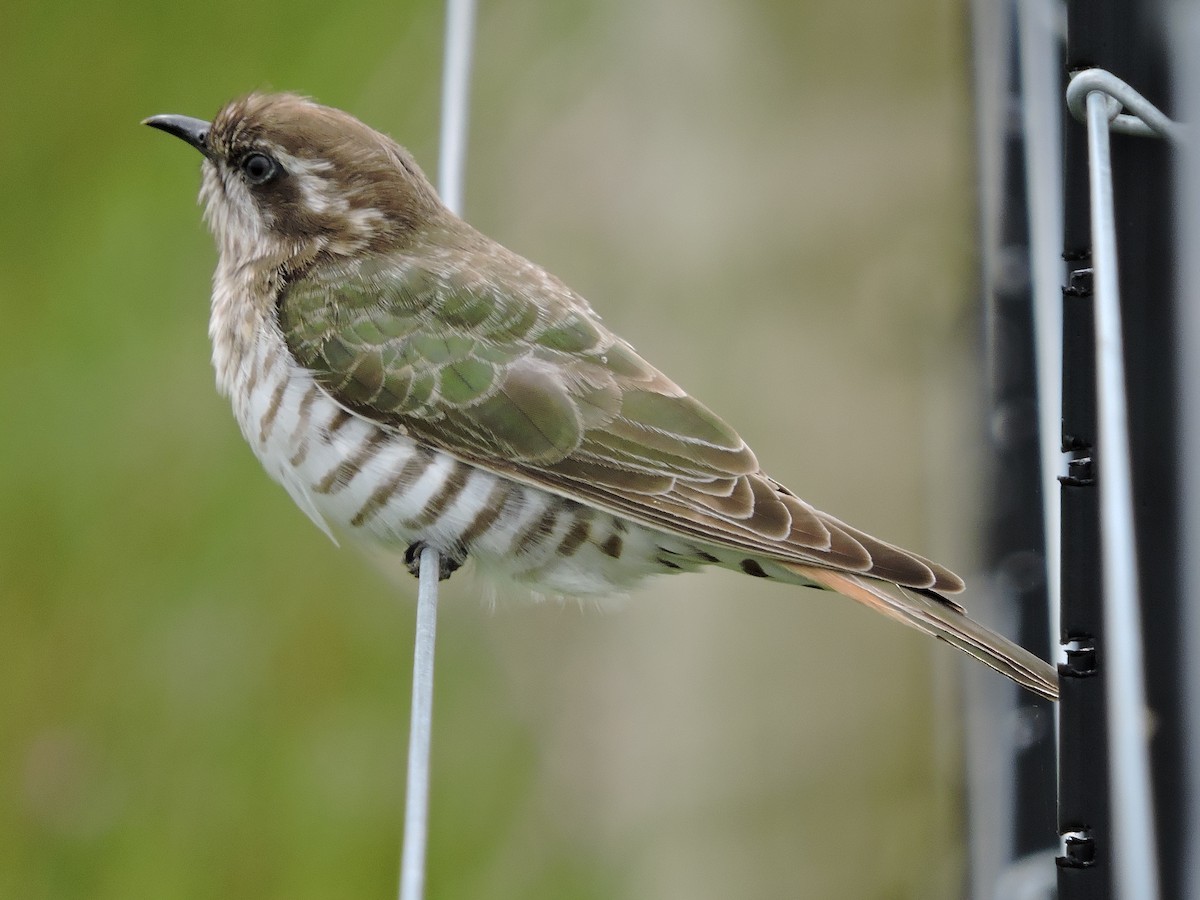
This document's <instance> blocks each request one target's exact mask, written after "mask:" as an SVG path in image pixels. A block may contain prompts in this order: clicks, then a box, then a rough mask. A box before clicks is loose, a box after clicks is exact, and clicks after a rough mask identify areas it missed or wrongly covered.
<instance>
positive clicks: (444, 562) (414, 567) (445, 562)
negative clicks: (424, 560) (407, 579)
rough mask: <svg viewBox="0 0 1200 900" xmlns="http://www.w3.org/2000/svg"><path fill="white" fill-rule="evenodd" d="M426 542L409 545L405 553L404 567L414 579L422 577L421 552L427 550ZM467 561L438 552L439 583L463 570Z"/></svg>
mask: <svg viewBox="0 0 1200 900" xmlns="http://www.w3.org/2000/svg"><path fill="white" fill-rule="evenodd" d="M425 546H426V545H425V542H424V541H416V542H415V543H412V544H409V545H408V549H407V550H405V551H404V565H405V567H406V568H407V569H408V571H409V572H410V573H411V574H412V576H413V577H414V578H420V577H421V552H422V551H423V550H424V549H425ZM464 562H466V560H465V559H462V558H459V557H456V556H451V555H450V554H448V553H446V552H445V551H442V550H439V551H438V581H445V580H446V579H447V578H449V577H450V576H451V575H453V574H454V573H455V572H457V571H458V570H459V569H461V568H462V564H463V563H464Z"/></svg>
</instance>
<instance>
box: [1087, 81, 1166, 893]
mask: <svg viewBox="0 0 1200 900" xmlns="http://www.w3.org/2000/svg"><path fill="white" fill-rule="evenodd" d="M1108 103H1109V98H1108V97H1107V96H1106V95H1105V94H1102V93H1100V92H1099V91H1093V92H1091V93H1089V94H1088V96H1087V130H1088V170H1089V173H1090V178H1091V183H1090V190H1089V192H1090V199H1091V212H1092V264H1093V269H1094V274H1093V295H1094V297H1095V304H1096V309H1095V313H1096V315H1095V318H1096V397H1097V418H1098V426H1099V439H1098V441H1097V468H1098V474H1099V477H1100V478H1099V480H1100V541H1101V549H1102V554H1101V555H1102V559H1103V575H1104V630H1105V646H1106V647H1107V649H1108V654H1107V656H1108V660H1107V664H1106V665H1105V666H1104V672H1105V686H1106V688H1107V689H1108V702H1109V722H1108V743H1109V754H1110V755H1109V781H1110V790H1111V792H1112V800H1113V838H1114V839H1113V869H1114V875H1115V876H1116V885H1117V896H1119V897H1128V898H1134V897H1136V898H1138V900H1157V898H1158V896H1159V893H1158V867H1157V860H1156V857H1155V846H1156V844H1155V834H1154V815H1153V809H1152V806H1153V803H1152V801H1151V795H1150V760H1149V753H1148V749H1147V746H1146V743H1147V731H1146V714H1145V709H1146V701H1145V696H1146V691H1145V683H1144V682H1145V676H1144V672H1143V664H1142V645H1141V641H1142V623H1141V611H1140V609H1139V607H1138V569H1137V554H1136V545H1135V535H1134V528H1133V482H1132V476H1131V473H1130V457H1129V423H1128V419H1127V406H1126V396H1125V359H1124V348H1123V345H1122V335H1121V305H1120V293H1119V288H1118V279H1117V239H1116V230H1115V229H1116V221H1115V215H1114V210H1113V190H1112V160H1111V158H1110V155H1109V131H1108Z"/></svg>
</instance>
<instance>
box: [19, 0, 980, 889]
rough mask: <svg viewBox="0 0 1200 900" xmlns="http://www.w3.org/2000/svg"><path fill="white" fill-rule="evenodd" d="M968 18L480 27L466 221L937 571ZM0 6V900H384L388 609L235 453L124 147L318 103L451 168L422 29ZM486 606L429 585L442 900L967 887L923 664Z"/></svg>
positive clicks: (773, 635) (389, 875) (433, 59)
mask: <svg viewBox="0 0 1200 900" xmlns="http://www.w3.org/2000/svg"><path fill="white" fill-rule="evenodd" d="M960 15H961V13H960V12H959V9H958V7H957V6H955V5H952V4H949V3H947V2H945V0H901V2H897V3H893V4H887V5H883V6H881V5H878V4H875V5H869V6H868V5H855V4H840V5H837V4H817V3H811V2H806V3H800V4H794V3H784V2H771V0H757V2H739V3H735V2H733V0H726V2H721V3H712V4H705V5H697V4H689V3H685V2H683V0H655V2H652V3H634V2H632V0H624V2H610V3H600V2H588V3H585V2H577V3H547V2H534V0H497V2H494V3H485V4H483V9H482V10H481V18H480V29H479V48H478V56H477V60H476V70H475V73H476V82H475V83H476V87H475V94H474V106H473V115H474V120H473V126H472V136H471V151H470V157H469V173H470V174H469V179H468V190H467V204H468V214H469V217H470V218H472V220H473V221H475V222H476V224H478V225H479V226H480V227H482V228H483V229H484V230H485V231H488V232H489V233H491V234H493V235H494V236H496V237H498V238H500V239H501V240H503V241H505V242H506V243H508V244H509V245H510V246H513V247H514V249H517V250H519V251H521V252H523V253H525V254H526V255H528V256H530V257H532V258H533V259H536V260H538V261H539V262H542V263H544V264H545V265H547V266H548V267H549V268H551V269H552V270H553V271H555V272H556V273H557V274H559V275H561V276H562V277H564V278H565V279H566V280H567V281H568V283H571V284H572V285H574V286H575V287H577V288H579V289H580V290H582V291H583V292H584V293H585V295H587V296H589V297H590V298H591V299H592V302H593V303H594V305H596V307H597V308H598V309H599V310H600V311H601V312H602V313H603V314H604V315H605V317H606V319H607V320H608V321H609V322H610V323H612V324H613V325H614V326H615V327H616V328H617V329H618V330H619V331H620V332H622V333H623V334H625V335H626V336H627V337H629V338H630V339H631V340H633V341H634V342H635V343H636V344H637V345H638V347H639V348H640V349H641V350H642V351H643V352H645V353H646V354H647V355H648V356H650V358H652V359H654V360H655V361H656V362H658V363H659V364H660V365H661V366H662V367H663V368H664V369H666V371H668V372H669V373H671V374H672V375H673V376H674V377H675V378H676V379H677V380H678V381H680V382H681V383H683V384H684V385H686V386H688V387H689V388H690V389H691V390H692V391H693V392H694V393H696V394H697V395H699V396H701V397H702V398H704V399H705V400H706V401H707V402H708V403H709V404H710V405H711V406H713V407H714V408H716V409H717V410H718V411H721V412H723V413H724V414H726V415H727V416H728V417H730V418H731V419H732V420H733V421H734V423H735V424H736V425H737V426H738V427H739V428H741V429H742V430H743V432H744V433H745V435H746V436H747V438H748V439H750V440H751V442H752V443H753V444H754V445H755V446H756V448H757V449H758V451H759V455H760V458H761V459H762V460H763V461H764V463H765V465H767V467H768V468H769V469H770V470H771V471H772V472H773V473H774V474H776V475H777V476H778V477H780V478H781V479H783V480H784V481H786V482H788V483H789V484H791V485H792V486H793V487H795V488H796V489H797V490H798V491H800V492H801V493H802V494H804V495H805V496H806V497H808V498H809V499H811V500H813V501H814V502H817V503H818V504H819V505H822V506H824V507H825V508H829V509H831V511H833V512H835V513H837V514H839V515H841V516H843V517H845V518H847V519H850V520H852V521H855V522H856V523H857V524H860V525H862V526H863V527H865V528H868V529H869V530H874V531H877V532H879V533H882V534H884V535H885V536H887V537H890V538H892V539H894V540H897V541H900V542H902V543H906V544H909V545H912V546H914V547H915V548H917V549H923V550H926V551H927V552H930V553H937V552H944V551H946V550H947V549H948V548H950V553H951V555H950V557H949V558H948V560H947V561H948V562H950V563H951V564H957V565H960V566H961V565H962V564H963V563H964V562H966V563H968V564H969V562H970V560H969V558H967V559H965V560H964V558H963V556H964V553H965V550H964V549H963V548H964V545H965V544H966V543H967V538H964V537H962V536H961V532H962V524H963V521H964V520H963V516H964V515H966V514H965V513H964V512H963V509H962V507H963V504H961V503H958V504H955V507H956V509H951V504H950V503H946V502H939V500H941V501H947V500H953V498H954V497H955V496H957V494H958V488H959V487H961V486H962V485H963V484H964V483H965V482H966V478H965V474H964V472H963V467H965V466H966V465H968V464H969V460H968V461H966V462H964V460H963V457H965V456H966V454H961V455H960V453H959V451H960V450H961V449H962V448H963V447H965V446H967V442H968V441H969V440H970V438H971V437H972V436H973V434H972V433H971V428H972V427H973V426H972V425H971V423H970V422H969V421H968V422H967V424H966V426H965V427H964V425H962V424H959V425H957V430H956V429H955V427H953V423H954V422H955V421H956V417H958V416H959V414H960V413H961V412H962V410H963V407H964V405H965V404H967V403H969V402H970V400H971V398H972V394H971V390H972V387H971V384H970V380H969V378H965V379H964V378H963V377H962V376H963V373H964V371H966V368H965V367H964V359H966V356H965V354H966V353H967V349H966V346H967V343H968V341H967V338H968V337H969V328H964V322H966V323H969V321H970V316H971V315H972V314H971V312H970V309H969V306H968V304H967V302H966V300H965V299H964V298H965V297H966V296H967V293H968V282H967V277H968V272H969V266H970V264H971V256H970V252H971V251H970V248H971V229H970V221H971V219H970V200H969V179H968V173H969V165H968V161H967V146H968V145H967V141H966V134H967V118H966V109H965V88H964V80H965V77H964V63H963V60H962V52H963V51H962V46H961V42H962V35H961V31H962V29H961V22H960V21H959V16H960ZM4 19H5V27H4V29H3V30H0V74H2V75H3V76H4V78H5V83H6V87H7V89H6V91H5V92H4V97H3V100H2V101H0V103H2V104H3V107H2V108H0V109H2V112H3V119H4V122H5V123H6V124H5V128H4V130H3V132H2V133H0V171H3V172H5V173H6V177H5V178H3V179H0V209H3V210H5V212H6V215H5V216H3V217H0V238H2V239H3V241H4V246H5V248H6V251H5V252H4V253H3V254H0V311H2V312H3V323H4V324H3V327H2V328H0V375H2V376H3V383H4V385H5V390H4V392H3V401H2V408H3V412H4V417H3V420H4V423H5V428H4V437H3V439H0V511H2V514H3V520H2V521H3V523H4V524H3V526H2V528H0V660H2V663H0V665H2V671H3V673H4V677H3V678H2V679H0V715H3V721H4V723H5V724H4V727H3V729H2V730H0V896H4V897H21V898H73V897H81V898H82V897H87V898H127V897H132V896H144V897H155V898H175V897H179V898H206V897H223V898H224V897H256V898H258V897H289V898H304V897H314V898H315V897H331V896H333V897H340V896H358V897H383V896H391V895H392V894H393V893H394V889H395V888H394V885H395V880H396V866H397V861H398V851H399V848H398V841H399V834H400V821H399V813H400V809H401V801H402V770H403V763H404V748H405V746H406V743H405V741H406V735H405V727H406V722H407V704H408V683H409V677H410V675H409V671H410V664H411V660H410V647H411V638H412V633H411V630H412V604H411V599H412V596H413V594H414V593H415V591H414V586H413V584H412V583H410V582H409V581H408V580H406V579H396V580H394V581H389V580H388V579H386V578H382V577H380V576H379V575H378V574H376V572H375V571H374V570H373V569H372V568H371V567H370V566H368V565H367V564H366V563H365V561H364V559H363V558H362V557H361V556H359V555H357V554H356V553H354V552H353V551H348V550H341V551H339V550H337V549H336V548H334V547H333V546H332V545H330V544H329V543H328V542H327V541H326V540H325V539H324V538H323V537H322V536H321V535H320V534H319V533H318V532H317V531H316V530H315V529H314V528H312V526H311V525H310V524H309V523H308V522H307V521H306V520H305V519H304V517H303V516H302V515H301V514H300V513H299V512H297V511H296V510H295V509H294V508H292V506H291V503H290V501H289V500H288V499H287V497H286V496H285V495H284V493H283V491H282V490H280V489H279V488H277V487H276V486H274V485H272V484H270V483H269V481H268V480H267V479H266V477H265V476H264V475H263V474H262V472H261V471H260V470H259V467H258V464H257V463H256V462H255V461H254V459H253V457H252V455H251V454H250V452H249V450H248V449H247V448H246V447H245V446H244V445H243V443H242V441H241V439H240V437H239V435H238V434H237V430H236V427H235V425H234V423H233V420H232V416H231V415H230V414H229V411H228V409H227V407H226V404H225V402H224V401H223V400H221V399H220V398H218V397H217V396H216V394H215V391H214V390H213V389H212V375H211V371H210V369H209V367H208V362H207V357H208V345H207V338H206V321H207V294H208V290H207V285H208V279H209V277H210V272H211V269H212V265H213V258H214V254H213V250H212V248H211V244H210V241H209V239H208V237H207V235H206V234H205V233H204V230H203V227H202V225H201V223H200V217H199V210H198V209H197V208H196V206H195V203H194V197H195V192H196V188H197V177H196V173H197V167H198V163H197V160H196V159H195V158H194V157H193V156H192V155H189V154H188V153H187V152H186V150H184V149H183V148H179V147H177V146H175V145H173V144H172V143H171V142H169V141H167V140H166V139H165V138H163V137H162V136H161V135H156V134H153V133H150V132H148V131H147V130H146V129H141V128H139V127H138V125H137V123H138V121H139V120H140V119H141V118H143V117H145V116H147V115H150V114H153V113H159V112H180V113H186V114H190V115H198V116H209V115H211V114H212V113H213V112H214V111H215V110H216V109H217V107H218V106H219V105H220V104H221V103H222V102H224V101H225V100H226V99H228V98H229V97H231V96H234V95H237V94H240V93H243V92H245V91H247V90H249V89H252V88H259V87H271V88H279V89H293V90H300V91H303V92H307V93H311V94H313V95H315V96H316V97H317V98H318V99H320V100H321V101H323V102H326V103H330V104H333V105H338V106H342V107H344V108H347V109H349V110H350V111H352V112H354V113H355V114H357V115H359V116H360V117H362V118H364V119H365V120H367V121H368V122H371V123H372V124H374V125H376V126H377V127H379V128H381V129H383V130H386V131H388V132H389V133H391V134H393V135H394V136H396V137H397V138H398V139H400V140H402V141H403V142H405V143H407V144H408V145H409V146H410V147H411V148H412V149H413V151H414V152H415V153H416V154H417V156H418V158H419V159H421V160H423V161H424V162H425V164H426V166H427V168H428V169H429V170H430V174H431V175H432V174H433V172H432V169H433V160H434V159H435V151H436V145H435V144H436V142H435V135H436V108H437V82H438V72H439V66H440V55H441V52H440V51H441V8H440V4H437V3H433V2H424V0H421V2H401V3H395V2H391V3H387V4H382V3H364V4H352V5H345V4H340V5H330V4H326V3H316V2H311V0H301V2H298V3H297V2H293V3H287V4H285V3H281V2H278V0H260V2H258V3H255V4H249V5H246V4H241V3H234V2H231V0H216V2H214V3H210V4H203V5H191V6H189V5H186V4H185V5H175V6H164V5H161V4H152V3H148V2H145V0H135V2H130V3H125V4H121V5H119V6H113V7H95V6H85V5H83V4H79V3H67V4H59V5H50V6H46V5H44V4H35V3H33V2H32V0H9V2H8V3H7V5H6V7H5V15H4ZM956 379H957V380H958V382H959V383H958V385H957V387H954V386H953V383H954V381H955V380H956ZM948 384H949V385H951V386H950V387H947V385H948ZM930 385H935V386H936V387H935V388H933V389H930ZM928 473H933V474H934V475H935V476H936V478H935V479H934V480H928V479H926V478H925V476H926V475H927V474H928ZM931 497H932V498H933V499H932V500H931V499H930V498H931ZM937 523H941V524H937ZM956 532H957V533H959V535H960V536H959V537H958V538H957V541H955V540H953V539H947V538H946V535H954V534H955V533H956ZM480 594H481V590H480V588H479V586H478V585H477V584H475V583H474V582H473V580H472V579H471V578H470V577H464V576H460V577H458V578H456V579H455V580H454V581H452V582H451V583H450V584H449V587H448V588H447V590H446V591H445V598H446V600H445V604H444V610H445V611H444V614H443V628H442V634H441V635H440V645H439V682H438V686H437V696H436V716H437V720H436V726H435V727H436V731H435V738H434V740H435V743H434V753H435V775H434V778H435V781H434V785H433V799H434V811H433V817H432V835H431V853H432V857H431V861H430V866H431V869H430V896H431V897H432V898H437V897H488V898H509V897H512V898H517V897H521V898H537V897H545V898H593V897H595V898H611V897H638V898H648V897H661V898H675V897H682V896H687V897H694V898H704V897H712V898H718V897H722V898H723V897H729V896H739V897H746V898H754V897H763V898H766V897H782V896H804V897H830V898H845V897H863V898H868V897H879V898H901V897H921V898H936V897H953V896H956V895H957V894H958V889H959V873H960V868H961V853H962V849H961V846H960V843H959V836H958V830H957V829H958V818H957V816H958V813H957V808H956V805H957V802H958V800H957V792H958V786H959V780H960V776H959V773H958V769H957V752H956V749H955V746H954V743H953V734H952V733H950V732H947V730H946V726H945V722H944V719H945V715H944V713H945V710H946V706H945V704H946V703H947V700H946V692H945V688H944V685H941V686H938V687H937V690H935V684H934V679H935V677H938V678H941V679H945V678H947V677H948V676H949V675H950V674H951V670H950V669H949V667H948V665H947V663H946V662H945V657H944V656H942V655H940V654H941V653H942V651H939V650H938V649H937V648H934V647H933V646H932V642H925V641H922V640H921V639H920V638H919V637H918V636H916V635H910V634H907V633H904V632H901V631H899V630H898V629H896V628H895V627H894V626H892V625H890V624H888V623H886V622H875V621H873V620H872V619H871V618H869V617H868V616H866V615H863V614H859V613H858V611H857V610H852V609H849V608H848V606H849V605H848V604H840V603H838V602H837V601H836V600H834V599H832V598H825V597H818V596H816V595H812V594H810V593H808V592H800V593H799V594H797V592H795V591H788V590H785V589H780V588H777V587H774V586H763V585H761V584H758V583H753V582H751V583H747V580H746V579H738V578H736V577H734V576H731V575H724V574H720V573H714V574H710V575H706V576H704V577H698V576H693V577H691V578H683V579H675V580H665V581H660V582H657V583H654V584H652V585H650V586H649V587H647V588H646V589H645V590H643V591H641V592H640V594H639V595H638V597H637V598H636V602H633V603H630V604H628V605H626V606H623V607H621V608H619V609H618V610H616V611H614V612H611V613H609V614H600V613H597V612H594V611H590V610H588V611H583V612H580V611H579V610H577V609H576V608H575V607H574V606H572V605H569V604H568V605H566V606H563V607H559V606H554V605H546V606H536V607H534V606H528V605H525V604H521V603H518V602H512V601H503V600H502V602H501V604H500V608H499V609H498V610H497V611H496V612H495V613H489V612H488V611H487V610H486V609H484V608H483V607H482V606H481V604H480V603H479V602H478V599H477V598H478V597H479V595H480ZM935 653H938V654H939V655H938V656H936V659H937V668H936V669H935V668H934V666H933V664H931V662H930V660H931V658H934V654H935ZM935 673H936V676H935ZM938 691H941V693H940V698H941V699H940V701H939V702H940V703H941V704H942V705H941V706H940V707H939V706H936V705H935V700H934V699H932V695H934V694H935V693H937V692H938ZM939 722H940V723H941V725H940V726H939V725H938V723H939ZM867 846H869V847H870V859H871V864H870V865H867V864H864V862H863V859H864V857H863V851H864V847H867Z"/></svg>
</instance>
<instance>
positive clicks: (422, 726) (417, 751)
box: [400, 547, 441, 900]
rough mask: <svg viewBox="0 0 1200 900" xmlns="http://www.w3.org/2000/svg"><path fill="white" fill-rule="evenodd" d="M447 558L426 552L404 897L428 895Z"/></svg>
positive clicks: (420, 600) (410, 753)
mask: <svg viewBox="0 0 1200 900" xmlns="http://www.w3.org/2000/svg"><path fill="white" fill-rule="evenodd" d="M440 568H441V561H440V560H439V559H438V552H437V551H436V550H434V549H433V548H432V547H425V548H424V549H423V550H422V551H421V561H420V573H421V575H420V578H421V586H420V588H419V589H418V591H417V630H416V636H415V638H414V641H413V644H414V647H413V690H412V714H411V715H412V718H411V724H410V725H409V730H408V784H407V787H406V789H405V796H404V853H403V855H402V857H401V861H400V900H421V898H422V897H423V896H424V895H425V857H426V853H425V848H426V845H427V843H428V837H429V748H430V743H431V741H430V738H431V736H432V731H433V650H434V645H435V638H436V636H437V601H438V576H439V569H440Z"/></svg>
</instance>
